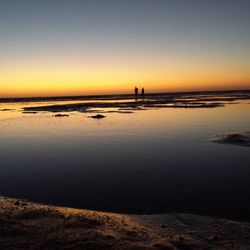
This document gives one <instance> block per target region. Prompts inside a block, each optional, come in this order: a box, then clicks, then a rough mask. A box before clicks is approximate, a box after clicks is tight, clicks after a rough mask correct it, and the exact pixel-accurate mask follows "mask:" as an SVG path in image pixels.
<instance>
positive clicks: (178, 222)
mask: <svg viewBox="0 0 250 250" xmlns="http://www.w3.org/2000/svg"><path fill="white" fill-rule="evenodd" d="M249 247H250V223H243V222H236V221H230V220H225V219H216V218H212V217H205V216H198V215H189V214H165V215H150V216H148V215H141V216H128V215H121V214H113V213H105V212H96V211H89V210H80V209H72V208H63V207H55V206H48V205H39V204H35V203H31V202H27V201H25V200H18V199H10V198H6V197H0V249H3V250H4V249H249Z"/></svg>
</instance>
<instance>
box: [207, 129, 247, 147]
mask: <svg viewBox="0 0 250 250" xmlns="http://www.w3.org/2000/svg"><path fill="white" fill-rule="evenodd" d="M211 139H212V141H214V142H217V143H226V144H234V145H239V146H245V147H250V131H242V132H230V133H223V134H217V135H214V136H212V138H211Z"/></svg>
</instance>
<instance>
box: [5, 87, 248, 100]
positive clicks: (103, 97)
mask: <svg viewBox="0 0 250 250" xmlns="http://www.w3.org/2000/svg"><path fill="white" fill-rule="evenodd" d="M239 92H240V93H250V89H243V90H209V91H183V92H182V91H181V92H159V93H146V96H148V97H154V96H165V95H170V96H182V95H187V94H188V95H201V94H215V93H219V94H232V93H239ZM133 98H134V95H133V94H110V95H107V94H106V95H80V96H47V97H46V96H41V97H1V98H0V103H8V102H11V103H13V102H41V101H74V100H94V99H101V100H111V99H116V100H119V99H133Z"/></svg>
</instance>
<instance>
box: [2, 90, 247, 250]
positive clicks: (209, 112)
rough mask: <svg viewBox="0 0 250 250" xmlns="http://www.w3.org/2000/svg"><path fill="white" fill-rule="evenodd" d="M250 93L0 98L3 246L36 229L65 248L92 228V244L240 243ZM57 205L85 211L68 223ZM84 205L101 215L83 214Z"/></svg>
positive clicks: (144, 246)
mask: <svg viewBox="0 0 250 250" xmlns="http://www.w3.org/2000/svg"><path fill="white" fill-rule="evenodd" d="M249 99H250V93H249V91H234V92H232V91H230V92H206V93H181V94H180V93H178V94H176V93H175V94H158V95H154V94H153V95H146V96H145V98H138V99H135V98H134V97H133V96H108V97H107V96H106V97H103V96H102V97H91V98H90V97H88V98H85V97H76V98H72V97H70V98H66V97H64V98H59V99H58V98H54V99H53V98H52V99H49V100H48V99H46V98H45V99H15V100H4V101H3V100H1V101H0V141H1V144H0V165H1V169H0V190H1V195H3V196H4V197H12V198H15V199H11V198H1V208H2V211H3V213H2V217H1V221H2V222H3V223H2V224H1V229H0V230H1V232H6V235H5V236H4V237H5V238H2V239H1V240H2V241H1V244H2V245H1V246H2V249H5V248H6V249H13V246H14V244H15V241H12V239H13V238H11V237H14V233H13V232H14V231H15V232H17V235H20V238H17V240H20V242H19V243H18V242H16V244H22V243H21V242H24V241H25V239H26V238H25V237H26V236H27V237H29V236H30V235H31V234H30V233H32V232H31V231H33V230H34V228H40V229H41V231H39V230H38V232H37V234H36V233H35V234H34V235H35V238H36V236H37V237H38V238H39V237H40V238H41V239H43V240H44V241H43V242H42V243H41V242H40V243H41V244H44V245H43V246H44V247H45V248H44V249H46V247H47V248H49V247H51V245H50V244H52V243H51V242H52V241H53V242H55V239H56V238H57V237H58V238H57V239H58V246H60V244H61V243H62V241H63V238H65V239H67V242H68V243H67V244H69V245H68V246H69V248H70V244H71V243H70V240H72V242H77V244H79V246H81V244H83V243H81V242H82V241H83V238H84V239H87V237H89V241H86V242H89V243H88V244H89V249H95V248H93V247H94V245H93V244H94V243H93V242H92V240H93V238H94V237H97V238H98V237H100V238H98V242H97V243H98V244H100V245H96V246H95V247H96V249H98V247H99V248H100V246H102V249H105V247H106V249H112V247H113V249H117V248H118V249H122V245H119V244H125V245H124V249H128V246H129V249H133V247H134V249H140V248H139V247H141V249H164V247H165V249H178V248H181V247H189V248H191V249H192V248H195V247H196V249H200V248H202V246H205V244H210V245H211V246H212V247H215V246H216V247H218V248H219V247H221V246H223V244H224V246H226V247H227V248H229V249H230V248H232V249H233V247H235V246H236V249H237V247H238V249H244V248H245V249H247V247H246V246H247V245H249V244H250V243H249V234H248V232H249V224H248V223H249V221H250V214H249V206H250V201H249V195H250V189H249V182H250V178H249V176H250V172H249V171H250V170H249V166H250V154H249V147H246V145H248V144H247V143H248V142H247V140H248V139H247V138H248V137H247V136H248V131H249V129H250V109H249V107H250V106H249ZM239 145H242V147H241V146H239ZM243 146H244V147H243ZM24 200H25V201H24ZM26 200H28V201H30V202H28V201H26ZM24 204H26V205H24ZM34 204H35V205H34ZM38 204H49V206H47V205H38ZM66 207H71V208H72V209H73V208H74V209H76V210H74V209H73V210H74V211H75V213H79V214H82V215H81V216H83V218H82V219H80V220H79V221H78V219H79V216H77V217H72V218H70V219H69V221H67V219H65V218H66V217H67V216H68V215H65V214H64V212H63V214H64V215H62V214H58V213H57V212H58V211H59V210H60V211H64V209H66ZM20 209H21V210H20ZM33 209H35V211H33ZM37 209H38V210H37ZM39 209H42V210H43V209H45V212H43V211H42V214H43V215H45V217H46V218H45V220H43V219H40V218H41V217H40V215H39ZM54 209H55V210H54ZM82 209H84V210H82ZM47 210H49V212H48V213H47V212H46V211H47ZM66 210H67V209H66ZM66 210H65V211H66ZM73 210H71V209H69V210H67V212H65V213H66V214H67V213H68V212H69V211H73ZM55 211H57V212H55ZM86 211H88V212H86ZM100 211H104V212H100ZM16 212H18V213H19V212H20V213H21V214H22V215H20V217H18V220H16V218H17V217H15V216H16V215H15V214H16ZM24 212H25V213H27V215H25V216H27V218H24V217H25V216H23V213H24ZM54 212H55V213H54ZM50 213H51V214H50ZM88 213H90V214H92V215H93V214H95V215H96V216H97V215H98V216H100V218H106V219H107V220H106V219H105V223H107V224H105V223H104V224H105V225H104V224H99V222H96V221H95V218H92V217H91V220H92V219H93V220H94V221H95V222H94V223H93V225H92V224H91V223H92V222H91V223H90V224H88V223H87V222H88V221H89V220H88V219H89V218H90V217H89V215H88ZM36 214H38V217H36ZM33 215H34V216H33ZM13 216H14V217H13ZM32 216H33V217H32ZM64 216H65V218H64ZM81 216H80V217H81ZM85 216H87V217H86V218H87V219H86V218H85ZM103 216H104V217H103ZM105 216H106V217H105ZM116 216H118V217H119V216H121V217H119V218H120V219H121V218H127V219H128V220H129V221H130V222H131V223H136V226H132V228H133V227H134V229H132V228H131V227H127V226H126V225H125V224H128V223H125V224H124V223H123V222H122V223H120V222H121V221H120V219H118V220H117V218H118V217H116ZM43 218H44V217H43ZM60 218H61V219H60ZM108 218H109V219H108ZM219 218H221V219H219ZM85 219H86V221H87V222H86V221H85ZM127 219H126V220H127ZM101 220H102V219H101ZM121 220H123V219H121ZM44 221H47V222H48V223H47V222H46V223H45V224H44ZM72 221H73V222H72ZM118 221H119V222H118ZM36 222H37V223H38V224H36ZM26 223H27V224H26ZM109 223H110V224H109ZM116 223H118V224H116ZM48 224H49V225H51V227H47V226H48ZM69 224H71V225H72V227H70V229H69V227H68V225H69ZM22 225H27V228H25V230H26V231H25V232H24V231H22ZM53 225H54V227H53ZM106 226H107V227H106ZM113 226H114V227H113ZM112 227H113V228H112ZM87 228H88V230H87ZM117 228H119V230H118V229H117ZM142 228H144V229H142ZM61 229H62V231H60V230H61ZM104 229H105V230H106V229H108V231H109V233H107V235H106V233H104V232H106V231H105V230H104ZM217 229H218V230H217ZM8 230H10V231H8ZM20 230H21V231H20ZM23 230H24V229H23ZM46 230H49V231H50V232H51V235H50V237H51V238H50V239H46V238H44V237H43V235H45V233H46V232H48V231H46ZM53 230H55V231H53ZM58 230H59V231H58ZM72 230H73V231H74V232H75V233H76V234H75V235H74V237H78V236H79V238H78V239H76V238H74V239H72V238H71V237H73V236H70V235H71V233H72V232H73V231H72ZM79 230H80V231H79ZM103 230H104V231H103ZM114 230H118V232H119V234H116V233H115V232H114ZM52 231H53V233H52ZM18 232H20V234H18ZM56 232H62V234H61V235H58V234H57V233H56ZM84 232H85V233H86V235H85V233H84ZM97 232H98V233H97ZM100 232H101V233H100ZM143 232H144V233H145V234H144V233H143ZM235 232H240V233H239V234H238V233H235ZM25 235H26V236H25ZM91 235H92V236H93V238H91V237H92V236H91ZM61 236H62V237H61ZM18 237H19V236H18ZM22 237H23V238H22ZM60 237H61V238H60ZM82 237H83V238H82ZM159 237H160V238H159ZM36 239H37V238H36ZM51 239H53V240H51ZM47 240H48V241H47ZM99 240H100V241H99ZM223 242H224V243H223ZM12 243H13V244H12ZM33 243H34V247H35V246H37V245H36V244H40V243H39V242H37V241H36V242H35V241H34V242H33ZM33 243H32V244H33ZM137 243H138V244H137ZM46 244H48V245H46ZM53 244H54V243H53ZM63 244H66V243H65V241H63ZM72 244H73V243H72ZM86 244H87V243H86ZM126 244H127V245H126ZM230 244H231V245H230ZM237 244H238V245H237ZM76 246H78V245H74V247H76ZM111 246H112V247H111ZM118 246H119V247H118ZM11 247H12V248H11ZM84 247H85V248H86V247H87V246H86V245H84ZM91 247H92V248H91ZM115 247H116V248H115ZM126 247H127V248H126ZM85 248H84V249H85ZM72 249H74V248H73V246H72ZM86 249H88V248H86Z"/></svg>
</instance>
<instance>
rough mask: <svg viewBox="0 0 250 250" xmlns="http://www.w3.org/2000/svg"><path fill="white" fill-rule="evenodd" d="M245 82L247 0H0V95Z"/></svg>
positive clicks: (249, 54)
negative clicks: (136, 86)
mask: <svg viewBox="0 0 250 250" xmlns="http://www.w3.org/2000/svg"><path fill="white" fill-rule="evenodd" d="M135 85H138V86H139V87H142V86H144V87H145V88H146V90H147V91H148V92H157V91H159V92H163V91H187V90H192V91H193V90H213V89H215V90H216V89H250V1H249V0H216V1H215V0H209V1H208V0H126V1H125V0H123V1H122V0H120V1H119V0H42V1H40V0H37V1H34V0H30V1H29V0H16V1H14V0H0V97H11V96H52V95H82V94H83V95H84V94H106V93H110V94H112V93H129V92H130V91H132V90H133V88H134V86H135Z"/></svg>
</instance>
